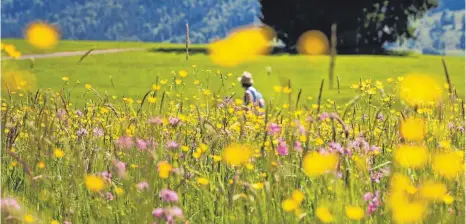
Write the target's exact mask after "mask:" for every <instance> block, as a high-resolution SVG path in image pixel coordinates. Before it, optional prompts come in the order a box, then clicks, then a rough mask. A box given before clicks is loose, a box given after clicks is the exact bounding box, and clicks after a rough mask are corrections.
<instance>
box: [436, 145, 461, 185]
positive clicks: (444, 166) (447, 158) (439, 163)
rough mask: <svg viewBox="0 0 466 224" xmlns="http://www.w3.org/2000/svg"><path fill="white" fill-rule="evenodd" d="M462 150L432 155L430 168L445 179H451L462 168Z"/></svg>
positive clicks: (458, 173) (459, 172)
mask: <svg viewBox="0 0 466 224" xmlns="http://www.w3.org/2000/svg"><path fill="white" fill-rule="evenodd" d="M463 155H464V153H463V152H459V153H458V152H445V153H439V154H436V155H434V158H433V161H432V168H433V169H434V171H435V172H436V173H438V174H440V175H441V176H443V177H445V178H447V179H453V178H455V177H457V176H458V175H460V174H462V172H463V170H464V159H463V158H464V157H463Z"/></svg>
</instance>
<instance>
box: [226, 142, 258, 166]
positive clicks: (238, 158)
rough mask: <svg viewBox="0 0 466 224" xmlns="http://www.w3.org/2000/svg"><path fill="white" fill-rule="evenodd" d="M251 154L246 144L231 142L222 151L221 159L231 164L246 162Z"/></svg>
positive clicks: (236, 164)
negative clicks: (231, 143)
mask: <svg viewBox="0 0 466 224" xmlns="http://www.w3.org/2000/svg"><path fill="white" fill-rule="evenodd" d="M251 156H252V150H251V148H250V147H249V146H247V145H239V144H233V145H230V146H228V147H227V148H226V149H225V151H223V160H224V161H225V162H226V163H228V164H229V165H231V166H238V165H242V164H246V163H247V162H249V159H250V158H251Z"/></svg>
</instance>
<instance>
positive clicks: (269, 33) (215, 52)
mask: <svg viewBox="0 0 466 224" xmlns="http://www.w3.org/2000/svg"><path fill="white" fill-rule="evenodd" d="M274 36H275V33H274V31H273V30H272V29H271V28H270V27H267V26H261V27H258V26H256V27H254V26H253V27H246V28H240V29H238V30H235V31H234V32H233V33H231V34H230V35H229V36H228V37H227V38H225V39H223V40H219V41H215V42H213V43H211V44H210V45H209V48H208V51H209V56H210V58H211V59H212V61H213V62H214V63H215V64H218V65H220V66H225V67H234V66H236V65H238V64H241V63H243V62H246V61H250V60H253V59H255V58H256V57H258V56H260V55H264V54H267V53H269V51H270V41H271V40H272V39H273V37H274Z"/></svg>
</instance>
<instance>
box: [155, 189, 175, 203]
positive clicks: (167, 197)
mask: <svg viewBox="0 0 466 224" xmlns="http://www.w3.org/2000/svg"><path fill="white" fill-rule="evenodd" d="M159 196H160V198H162V200H164V201H166V202H178V194H176V192H175V191H172V190H169V189H164V190H162V191H160V193H159Z"/></svg>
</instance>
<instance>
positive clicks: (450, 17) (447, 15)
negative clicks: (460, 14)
mask: <svg viewBox="0 0 466 224" xmlns="http://www.w3.org/2000/svg"><path fill="white" fill-rule="evenodd" d="M440 23H441V25H442V26H450V25H451V26H453V27H452V28H453V29H455V25H456V24H455V15H454V14H453V12H451V11H450V10H448V9H446V10H444V11H443V12H442V15H441V16H440Z"/></svg>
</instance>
